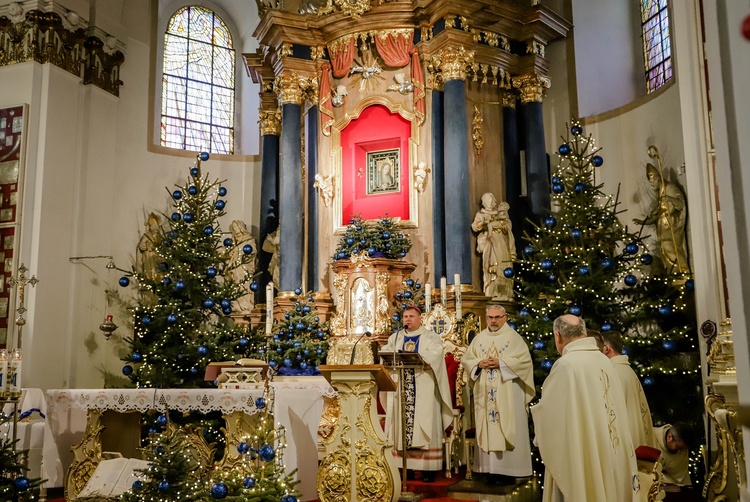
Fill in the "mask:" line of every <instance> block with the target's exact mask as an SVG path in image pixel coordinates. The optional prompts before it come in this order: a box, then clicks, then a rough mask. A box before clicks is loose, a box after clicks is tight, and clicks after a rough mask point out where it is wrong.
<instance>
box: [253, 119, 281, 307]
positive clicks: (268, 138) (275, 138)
mask: <svg viewBox="0 0 750 502" xmlns="http://www.w3.org/2000/svg"><path fill="white" fill-rule="evenodd" d="M260 134H261V136H262V137H263V140H262V142H261V175H260V224H259V225H258V226H259V230H260V235H259V239H258V243H259V244H260V247H261V249H259V250H258V269H259V270H260V271H262V273H263V275H262V276H261V277H260V279H259V281H258V282H259V283H260V285H261V287H259V288H258V292H257V295H258V300H257V301H258V302H261V303H262V302H265V301H266V288H265V285H266V284H268V283H269V282H271V280H272V279H273V278H272V277H271V272H270V271H269V270H268V265H269V263H270V262H271V256H272V254H271V253H269V252H266V251H263V242H264V241H265V240H266V237H267V236H268V234H271V233H273V232H274V231H275V230H276V229H277V228H279V136H280V135H281V110H279V109H277V108H275V109H273V110H264V109H261V110H260Z"/></svg>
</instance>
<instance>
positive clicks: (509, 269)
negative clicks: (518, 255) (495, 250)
mask: <svg viewBox="0 0 750 502" xmlns="http://www.w3.org/2000/svg"><path fill="white" fill-rule="evenodd" d="M515 273H516V272H515V270H513V267H507V268H506V269H505V270H503V275H504V276H505V277H507V278H508V279H510V278H511V277H513V275H514V274H515Z"/></svg>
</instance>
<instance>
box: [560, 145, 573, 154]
mask: <svg viewBox="0 0 750 502" xmlns="http://www.w3.org/2000/svg"><path fill="white" fill-rule="evenodd" d="M557 151H558V152H559V153H560V155H568V154H570V152H571V149H570V145H569V144H567V143H563V144H562V145H560V147H559V148H558V149H557Z"/></svg>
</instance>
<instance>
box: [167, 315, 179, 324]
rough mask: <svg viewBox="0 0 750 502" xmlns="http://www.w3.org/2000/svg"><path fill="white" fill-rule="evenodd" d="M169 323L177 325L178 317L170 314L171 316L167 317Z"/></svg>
mask: <svg viewBox="0 0 750 502" xmlns="http://www.w3.org/2000/svg"><path fill="white" fill-rule="evenodd" d="M167 322H168V323H169V324H174V323H176V322H177V316H176V315H174V314H169V315H168V316H167Z"/></svg>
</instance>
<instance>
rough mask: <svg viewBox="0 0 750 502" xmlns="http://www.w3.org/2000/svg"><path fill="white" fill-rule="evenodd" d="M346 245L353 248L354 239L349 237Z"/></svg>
mask: <svg viewBox="0 0 750 502" xmlns="http://www.w3.org/2000/svg"><path fill="white" fill-rule="evenodd" d="M346 243H347V244H348V245H349V246H351V245H352V244H354V237H347V238H346Z"/></svg>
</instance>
